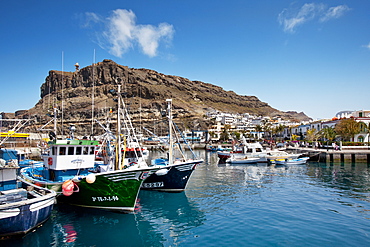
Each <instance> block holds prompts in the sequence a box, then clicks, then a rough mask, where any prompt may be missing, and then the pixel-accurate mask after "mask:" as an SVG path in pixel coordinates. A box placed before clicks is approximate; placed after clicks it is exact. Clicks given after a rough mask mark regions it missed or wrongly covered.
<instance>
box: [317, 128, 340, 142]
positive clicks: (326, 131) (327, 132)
mask: <svg viewBox="0 0 370 247" xmlns="http://www.w3.org/2000/svg"><path fill="white" fill-rule="evenodd" d="M320 136H321V137H323V138H325V139H326V140H328V141H333V140H334V139H335V138H336V137H337V133H336V132H335V129H334V128H332V127H325V128H323V129H322V130H321V131H320Z"/></svg>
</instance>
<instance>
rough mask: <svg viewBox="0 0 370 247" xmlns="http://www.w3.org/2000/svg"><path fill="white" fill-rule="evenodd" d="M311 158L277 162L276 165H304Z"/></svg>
mask: <svg viewBox="0 0 370 247" xmlns="http://www.w3.org/2000/svg"><path fill="white" fill-rule="evenodd" d="M308 159H309V158H299V159H293V160H275V164H276V165H303V164H306V163H307V160H308Z"/></svg>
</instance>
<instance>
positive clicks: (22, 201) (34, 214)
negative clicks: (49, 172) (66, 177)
mask: <svg viewBox="0 0 370 247" xmlns="http://www.w3.org/2000/svg"><path fill="white" fill-rule="evenodd" d="M2 151H3V152H2V155H1V159H0V239H7V238H11V237H18V236H23V235H25V234H27V233H29V232H30V231H32V230H33V229H35V228H37V227H39V226H41V225H42V224H43V223H44V222H45V221H46V220H47V219H48V218H49V217H50V215H51V211H52V209H53V205H54V203H55V197H56V193H55V192H54V191H52V190H49V189H46V188H41V187H39V186H35V185H33V184H30V183H28V182H27V181H24V180H23V179H22V178H20V177H17V170H18V169H19V166H18V164H17V162H16V161H17V160H16V159H12V158H13V157H12V155H13V154H14V153H13V152H10V155H8V154H7V152H6V149H2Z"/></svg>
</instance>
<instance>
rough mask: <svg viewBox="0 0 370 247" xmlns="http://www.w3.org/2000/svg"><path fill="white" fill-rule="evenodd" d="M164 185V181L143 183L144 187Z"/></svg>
mask: <svg viewBox="0 0 370 247" xmlns="http://www.w3.org/2000/svg"><path fill="white" fill-rule="evenodd" d="M163 186H164V184H163V182H155V183H143V187H144V188H158V187H163Z"/></svg>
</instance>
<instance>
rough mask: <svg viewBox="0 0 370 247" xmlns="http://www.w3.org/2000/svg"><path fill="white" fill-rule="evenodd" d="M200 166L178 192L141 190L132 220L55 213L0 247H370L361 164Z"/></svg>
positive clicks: (67, 210) (72, 210)
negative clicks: (182, 189) (41, 223)
mask: <svg viewBox="0 0 370 247" xmlns="http://www.w3.org/2000/svg"><path fill="white" fill-rule="evenodd" d="M198 154H199V156H200V157H202V158H204V159H205V163H204V164H202V165H200V166H199V167H198V168H197V170H196V171H195V172H194V173H193V175H192V177H191V179H190V182H189V184H188V187H187V189H186V191H185V192H184V193H161V192H150V191H141V192H140V194H139V199H140V200H139V202H138V205H137V210H136V211H135V213H134V214H119V213H113V212H105V211H101V210H90V209H84V208H77V207H71V206H56V208H55V210H54V211H53V213H52V216H51V218H50V219H49V220H48V221H47V222H46V223H45V224H44V225H43V226H42V227H41V228H39V229H37V230H36V231H35V232H33V233H30V234H28V235H26V236H25V237H24V238H23V239H20V240H12V241H6V242H4V241H3V242H0V246H30V247H32V246H238V247H240V246H370V168H369V167H368V165H366V164H356V165H352V164H323V163H308V164H307V165H292V166H267V165H264V164H259V165H226V164H219V162H218V158H217V154H215V153H207V152H204V151H198Z"/></svg>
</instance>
